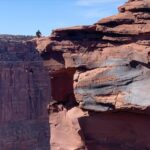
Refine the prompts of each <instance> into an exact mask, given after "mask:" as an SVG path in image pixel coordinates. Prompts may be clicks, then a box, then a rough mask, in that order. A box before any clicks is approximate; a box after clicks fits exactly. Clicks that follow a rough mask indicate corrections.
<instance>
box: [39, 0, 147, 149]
mask: <svg viewBox="0 0 150 150" xmlns="http://www.w3.org/2000/svg"><path fill="white" fill-rule="evenodd" d="M36 42H37V48H38V50H39V52H40V53H41V56H42V57H43V59H44V66H46V68H47V69H48V70H49V71H50V73H51V83H52V84H51V86H52V98H53V102H51V103H50V106H49V112H50V128H51V136H52V138H51V150H58V149H63V150H85V149H88V150H100V149H101V150H104V149H105V150H121V149H122V150H130V149H132V150H146V149H147V150H149V149H150V145H149V143H150V136H149V132H148V130H149V127H148V124H149V113H150V111H149V106H150V96H149V92H148V91H149V89H150V83H149V81H150V76H149V75H150V1H149V0H129V1H128V2H126V3H125V4H124V5H123V6H121V7H119V14H117V15H115V16H111V17H108V18H104V19H101V20H100V21H98V22H96V23H95V24H94V25H91V26H77V27H71V28H65V29H57V30H54V31H53V33H52V35H51V36H50V37H47V38H40V39H38V40H36Z"/></svg>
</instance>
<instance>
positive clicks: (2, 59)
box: [0, 35, 50, 150]
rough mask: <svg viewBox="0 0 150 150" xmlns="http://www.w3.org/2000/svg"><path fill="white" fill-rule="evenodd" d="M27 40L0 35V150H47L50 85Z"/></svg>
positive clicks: (34, 50) (43, 68) (39, 59)
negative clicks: (47, 108) (47, 107)
mask: <svg viewBox="0 0 150 150" xmlns="http://www.w3.org/2000/svg"><path fill="white" fill-rule="evenodd" d="M31 38H33V37H25V36H10V35H0V150H49V149H50V148H49V125H48V117H47V116H48V115H47V110H46V106H47V105H48V103H49V99H50V82H49V77H48V72H47V71H46V69H45V67H44V66H43V61H42V59H41V57H40V55H39V54H38V52H37V51H36V49H35V46H34V45H33V44H32V43H31V42H26V41H27V40H29V39H31Z"/></svg>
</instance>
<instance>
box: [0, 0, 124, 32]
mask: <svg viewBox="0 0 150 150" xmlns="http://www.w3.org/2000/svg"><path fill="white" fill-rule="evenodd" d="M126 1H127V0H0V20H1V21H0V34H15V35H17V34H23V35H34V34H35V32H36V31H37V30H38V29H39V30H40V31H41V32H42V33H43V35H49V34H50V33H51V31H52V30H53V29H56V28H62V27H68V26H75V25H89V24H93V23H95V22H96V21H98V20H99V19H100V18H103V17H106V16H110V15H113V14H116V13H117V7H118V6H120V5H122V4H123V3H124V2H126Z"/></svg>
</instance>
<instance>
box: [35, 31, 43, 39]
mask: <svg viewBox="0 0 150 150" xmlns="http://www.w3.org/2000/svg"><path fill="white" fill-rule="evenodd" d="M36 36H37V37H38V38H40V37H41V36H42V33H41V32H40V30H38V31H37V32H36Z"/></svg>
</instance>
